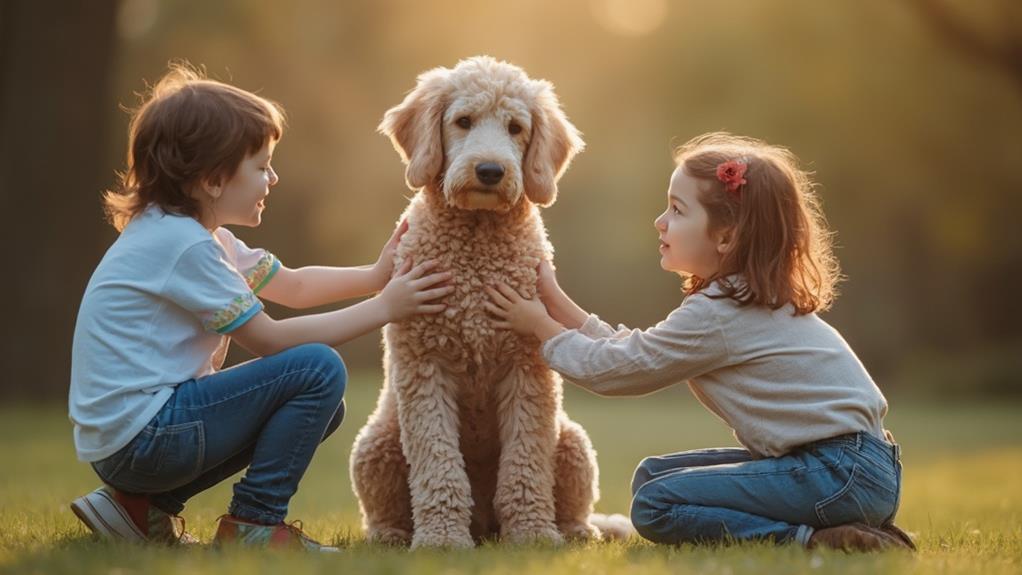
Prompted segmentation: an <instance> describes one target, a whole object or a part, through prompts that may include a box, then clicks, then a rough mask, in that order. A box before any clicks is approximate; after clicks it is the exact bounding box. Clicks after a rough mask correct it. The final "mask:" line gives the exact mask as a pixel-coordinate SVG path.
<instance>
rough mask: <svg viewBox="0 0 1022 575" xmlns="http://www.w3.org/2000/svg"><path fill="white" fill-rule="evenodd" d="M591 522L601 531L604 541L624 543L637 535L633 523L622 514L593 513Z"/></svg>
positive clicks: (590, 517) (590, 518)
mask: <svg viewBox="0 0 1022 575" xmlns="http://www.w3.org/2000/svg"><path fill="white" fill-rule="evenodd" d="M589 522H590V523H592V524H593V525H594V526H596V528H597V529H599V530H600V533H602V534H603V540H604V541H624V540H626V539H628V538H629V537H631V536H632V535H633V534H635V527H633V526H632V522H631V521H630V520H629V519H628V518H627V517H625V516H624V515H621V514H620V513H614V514H612V515H604V514H603V513H593V514H592V515H590V516H589Z"/></svg>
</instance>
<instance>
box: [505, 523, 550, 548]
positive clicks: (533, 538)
mask: <svg viewBox="0 0 1022 575" xmlns="http://www.w3.org/2000/svg"><path fill="white" fill-rule="evenodd" d="M501 539H503V540H504V541H505V542H507V543H512V544H515V545H522V544H528V543H542V544H547V545H562V544H563V543H564V536H563V535H561V532H560V531H558V530H557V526H555V525H554V524H553V523H549V524H547V523H541V524H538V525H518V526H515V527H510V528H507V529H504V530H503V533H501Z"/></svg>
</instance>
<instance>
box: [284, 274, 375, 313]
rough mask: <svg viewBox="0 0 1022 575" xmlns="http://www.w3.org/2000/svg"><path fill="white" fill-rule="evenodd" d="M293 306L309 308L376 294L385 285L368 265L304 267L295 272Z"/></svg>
mask: <svg viewBox="0 0 1022 575" xmlns="http://www.w3.org/2000/svg"><path fill="white" fill-rule="evenodd" d="M295 273H296V274H297V276H298V280H299V282H298V289H297V293H296V294H295V295H294V299H295V307H298V308H310V307H316V306H319V305H326V304H330V303H334V302H338V301H342V300H346V299H351V298H355V297H361V296H364V295H369V294H372V293H376V292H377V291H379V290H381V289H383V286H384V285H386V279H387V278H380V277H379V274H378V273H377V271H376V269H375V268H374V267H373V266H371V265H367V266H360V267H351V268H340V267H326V266H307V267H303V268H299V269H297V270H295Z"/></svg>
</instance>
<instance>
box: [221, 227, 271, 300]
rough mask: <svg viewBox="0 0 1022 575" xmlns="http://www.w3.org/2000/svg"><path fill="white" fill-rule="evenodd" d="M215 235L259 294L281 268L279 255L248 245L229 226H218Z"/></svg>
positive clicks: (249, 284)
mask: <svg viewBox="0 0 1022 575" xmlns="http://www.w3.org/2000/svg"><path fill="white" fill-rule="evenodd" d="M213 236H214V237H215V238H216V239H217V242H219V243H220V245H221V246H223V248H224V252H226V253H227V256H228V259H229V260H230V262H231V263H232V264H233V265H234V267H235V268H236V269H237V270H238V271H239V272H240V273H241V275H242V277H244V278H245V283H247V284H248V287H249V288H250V289H251V290H252V292H253V293H257V294H258V293H259V290H261V289H263V288H264V287H266V284H268V283H270V280H271V279H273V276H274V275H275V274H276V273H277V271H278V270H280V266H281V263H280V260H278V259H277V256H275V255H273V254H272V253H270V252H268V251H266V250H264V249H259V248H250V247H248V245H246V244H245V242H243V241H241V240H239V239H238V238H237V237H235V236H234V234H232V233H231V231H230V230H228V229H227V228H217V229H216V231H214V232H213Z"/></svg>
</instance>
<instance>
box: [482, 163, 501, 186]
mask: <svg viewBox="0 0 1022 575" xmlns="http://www.w3.org/2000/svg"><path fill="white" fill-rule="evenodd" d="M476 177H477V178H479V181H480V182H482V183H484V184H486V185H487V186H492V185H493V184H496V183H499V182H500V180H501V179H502V178H503V177H504V166H501V165H500V164H497V163H494V162H483V163H482V164H476Z"/></svg>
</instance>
